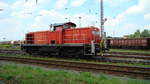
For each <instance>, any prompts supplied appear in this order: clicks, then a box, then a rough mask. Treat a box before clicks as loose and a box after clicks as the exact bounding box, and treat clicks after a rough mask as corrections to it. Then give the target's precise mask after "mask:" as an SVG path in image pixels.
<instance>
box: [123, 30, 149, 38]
mask: <svg viewBox="0 0 150 84" xmlns="http://www.w3.org/2000/svg"><path fill="white" fill-rule="evenodd" d="M124 37H127V38H140V37H150V31H149V30H146V29H145V30H144V31H142V32H140V30H137V31H136V32H135V33H134V34H130V35H125V36H124Z"/></svg>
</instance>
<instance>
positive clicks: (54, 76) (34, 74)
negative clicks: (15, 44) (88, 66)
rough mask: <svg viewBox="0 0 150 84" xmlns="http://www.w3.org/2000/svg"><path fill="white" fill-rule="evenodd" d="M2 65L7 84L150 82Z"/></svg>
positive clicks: (0, 71) (0, 76)
mask: <svg viewBox="0 0 150 84" xmlns="http://www.w3.org/2000/svg"><path fill="white" fill-rule="evenodd" d="M0 67H1V68H0V80H1V81H2V82H4V83H6V84H150V81H148V80H137V79H130V78H119V77H112V76H108V75H104V74H101V75H100V74H99V75H95V74H92V73H89V72H71V71H69V72H67V71H62V70H50V69H45V68H41V67H34V66H25V65H18V64H12V63H11V64H10V63H9V64H1V66H0Z"/></svg>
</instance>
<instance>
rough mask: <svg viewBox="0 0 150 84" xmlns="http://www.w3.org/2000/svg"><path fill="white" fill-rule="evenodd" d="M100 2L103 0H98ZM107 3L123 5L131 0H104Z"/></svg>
mask: <svg viewBox="0 0 150 84" xmlns="http://www.w3.org/2000/svg"><path fill="white" fill-rule="evenodd" d="M96 1H98V2H100V1H101V0H96ZM103 1H104V2H105V3H108V4H110V5H111V6H118V5H122V4H123V3H125V2H129V1H131V0H103Z"/></svg>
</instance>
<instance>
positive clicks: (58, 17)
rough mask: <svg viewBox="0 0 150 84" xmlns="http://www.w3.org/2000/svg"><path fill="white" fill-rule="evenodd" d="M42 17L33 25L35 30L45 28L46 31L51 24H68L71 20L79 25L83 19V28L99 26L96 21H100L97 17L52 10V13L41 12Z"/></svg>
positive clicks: (37, 18)
mask: <svg viewBox="0 0 150 84" xmlns="http://www.w3.org/2000/svg"><path fill="white" fill-rule="evenodd" d="M40 15H41V16H38V17H36V19H35V21H34V24H33V25H32V27H33V28H34V27H38V28H39V29H38V30H43V27H44V28H45V29H48V26H49V25H50V24H53V23H62V22H68V21H69V20H70V21H72V22H74V23H76V24H77V25H79V17H82V18H81V23H82V27H83V26H84V27H85V26H99V24H98V23H99V22H97V23H96V21H98V18H96V16H93V15H88V14H85V13H80V14H73V15H69V14H64V13H60V12H58V11H56V10H50V11H48V10H41V11H40ZM66 18H67V19H66ZM40 28H42V29H40Z"/></svg>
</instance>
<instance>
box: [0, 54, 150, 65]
mask: <svg viewBox="0 0 150 84" xmlns="http://www.w3.org/2000/svg"><path fill="white" fill-rule="evenodd" d="M0 56H15V57H18V58H30V59H39V60H60V61H61V60H62V61H74V62H83V63H94V64H111V65H120V66H136V67H138V66H139V67H150V65H145V64H140V63H134V64H126V63H111V62H95V61H88V60H84V59H65V58H54V57H34V56H30V55H12V54H0Z"/></svg>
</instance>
